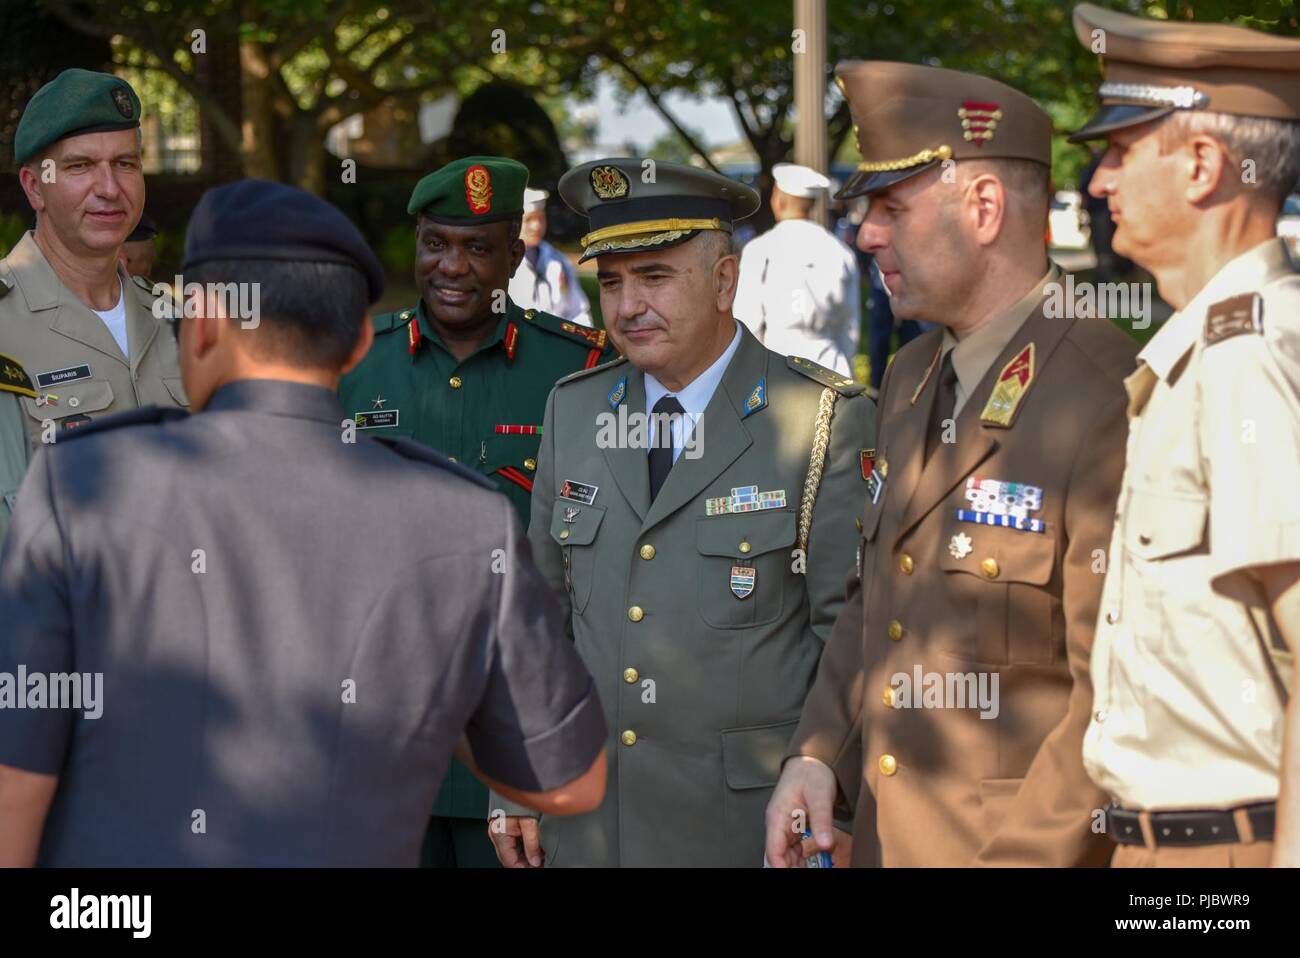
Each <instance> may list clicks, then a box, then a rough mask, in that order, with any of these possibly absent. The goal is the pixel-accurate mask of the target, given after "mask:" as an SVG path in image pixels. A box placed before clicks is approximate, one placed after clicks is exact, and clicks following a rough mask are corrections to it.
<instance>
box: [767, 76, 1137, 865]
mask: <svg viewBox="0 0 1300 958" xmlns="http://www.w3.org/2000/svg"><path fill="white" fill-rule="evenodd" d="M836 72H837V76H838V79H839V82H840V85H841V88H842V89H843V90H844V92H845V95H846V96H847V97H848V100H849V105H850V107H851V109H852V112H853V117H854V120H855V121H856V123H857V126H858V130H859V134H858V136H859V146H860V148H861V151H862V156H863V162H862V163H861V165H860V168H859V172H858V173H857V174H856V175H855V176H854V177H853V178H852V179H851V180H850V181H849V183H848V184H847V185H846V187H845V189H844V191H843V195H844V196H845V197H856V196H861V195H868V196H870V197H871V203H870V206H869V208H868V213H867V217H866V219H865V220H864V221H863V225H862V228H861V231H860V232H859V235H858V245H859V246H860V247H861V248H862V249H864V250H866V251H867V252H870V253H872V254H873V255H874V256H875V257H876V262H877V263H878V264H879V266H880V269H881V271H882V274H883V277H884V281H885V284H886V285H887V287H888V288H889V291H890V294H891V297H892V305H893V309H894V312H895V313H896V314H898V315H899V316H900V317H902V318H904V319H915V320H934V321H937V322H939V323H941V324H942V325H943V327H944V328H942V329H935V330H932V331H931V332H929V333H926V334H925V335H923V336H921V337H920V338H919V339H917V340H915V341H913V342H911V343H909V344H908V345H907V346H906V347H904V348H903V349H902V350H901V351H900V352H899V353H898V355H897V356H896V358H895V359H894V362H893V363H892V365H891V366H890V367H889V368H888V370H887V371H886V373H885V377H884V380H883V383H882V388H881V397H880V426H879V431H878V435H877V438H876V441H875V450H874V458H873V461H872V463H871V467H872V473H871V475H872V481H871V483H870V489H869V494H868V498H867V503H866V506H865V509H864V510H863V513H862V517H861V522H862V535H861V549H860V560H859V564H858V568H857V570H856V571H855V573H854V574H853V575H851V576H850V580H849V596H848V601H847V603H846V605H845V608H844V611H843V613H842V614H841V615H840V618H839V620H838V621H837V622H836V624H835V629H834V632H833V634H832V636H831V640H830V643H829V644H828V646H827V649H826V653H825V655H824V656H823V658H822V663H821V667H820V669H819V671H818V674H817V680H816V684H815V685H814V686H813V689H812V691H811V692H810V693H809V696H808V700H807V702H806V703H805V705H804V709H803V717H802V721H801V723H800V725H799V728H798V730H797V732H796V733H795V735H794V737H793V740H792V742H791V748H790V757H789V758H788V760H787V761H786V762H785V765H784V768H783V771H782V778H781V783H780V784H779V785H778V787H777V790H776V792H775V794H774V795H773V798H772V801H771V803H770V804H769V807H768V819H767V828H768V840H767V854H768V858H769V860H772V861H784V863H786V864H797V863H798V862H799V861H800V860H801V859H803V857H804V856H805V855H806V854H807V852H808V850H809V848H811V847H812V846H813V845H814V844H816V845H819V846H820V847H822V848H825V847H827V845H828V844H829V842H830V837H831V836H830V835H829V834H826V833H827V832H829V827H828V826H829V823H830V819H831V810H832V807H833V806H839V807H840V808H841V809H845V808H847V809H852V810H853V813H854V819H853V821H854V824H853V863H854V864H855V865H863V866H865V865H880V864H883V865H902V866H914V865H972V864H988V865H994V864H996V865H1063V866H1073V865H1090V864H1091V865H1097V864H1102V863H1104V862H1105V860H1106V856H1107V853H1108V849H1107V846H1106V842H1105V838H1104V836H1102V835H1100V834H1097V833H1096V832H1095V831H1094V829H1093V827H1092V825H1093V821H1094V818H1095V815H1094V812H1095V811H1096V810H1097V809H1099V807H1100V806H1101V804H1102V803H1103V802H1104V796H1103V795H1102V793H1101V792H1100V791H1099V790H1098V789H1097V788H1095V787H1094V786H1092V785H1091V784H1090V783H1089V781H1088V777H1087V775H1086V774H1085V773H1084V770H1083V763H1082V761H1081V758H1080V745H1081V740H1082V737H1083V730H1084V727H1085V726H1086V725H1087V722H1088V715H1089V714H1090V711H1091V701H1092V690H1091V687H1090V685H1089V682H1088V671H1087V663H1088V655H1089V651H1090V649H1091V645H1092V635H1093V625H1094V617H1095V615H1096V609H1097V603H1098V597H1099V595H1100V592H1101V585H1102V576H1101V575H1100V574H1099V573H1100V572H1101V568H1100V563H1099V561H1098V560H1099V559H1100V558H1101V557H1103V556H1104V550H1105V545H1106V542H1107V540H1108V538H1109V535H1110V526H1111V516H1112V510H1113V507H1114V501H1115V496H1116V492H1117V490H1118V487H1119V477H1120V473H1121V470H1122V468H1123V423H1124V407H1125V403H1126V398H1125V395H1124V390H1123V386H1122V378H1123V376H1124V375H1125V374H1127V373H1128V372H1129V371H1130V370H1131V369H1132V368H1133V361H1134V353H1135V352H1136V347H1135V345H1134V344H1133V342H1132V340H1131V339H1129V337H1128V336H1126V335H1125V334H1124V333H1123V332H1122V331H1121V330H1119V329H1118V328H1116V327H1115V326H1114V325H1112V324H1111V323H1109V322H1108V321H1105V320H1100V319H1074V318H1070V317H1069V315H1067V316H1066V317H1064V318H1058V317H1055V316H1053V315H1052V314H1051V312H1050V311H1049V309H1048V304H1049V303H1050V302H1051V301H1052V300H1053V298H1054V297H1055V296H1056V294H1057V293H1058V292H1059V290H1060V284H1061V281H1062V275H1061V272H1060V270H1059V269H1057V267H1056V266H1054V265H1052V264H1051V263H1050V262H1049V261H1048V259H1047V251H1046V249H1045V246H1044V240H1043V236H1044V229H1043V227H1044V223H1045V221H1046V216H1047V208H1048V207H1047V204H1048V192H1047V190H1048V164H1049V162H1050V137H1051V121H1050V120H1049V119H1048V117H1047V115H1046V114H1044V113H1043V111H1042V110H1040V109H1039V108H1038V106H1037V105H1035V104H1034V102H1033V101H1032V100H1030V99H1029V98H1028V97H1026V96H1024V95H1023V94H1021V93H1019V92H1017V91H1016V90H1013V89H1011V88H1010V87H1007V86H1005V85H1003V84H1001V83H998V82H996V81H994V80H991V79H988V78H985V77H981V76H973V75H970V74H965V73H957V72H954V71H951V70H942V69H935V68H931V67H922V66H913V65H910V64H905V63H884V62H866V63H861V62H859V63H846V64H842V65H841V66H840V67H839V68H838V69H837V71H836ZM837 786H838V787H837ZM802 816H807V819H808V823H809V824H810V825H811V827H812V829H813V832H814V834H813V837H812V838H810V839H808V840H807V841H806V842H804V843H803V844H804V849H803V851H802V852H800V851H799V849H798V848H797V846H798V844H799V842H798V835H797V834H796V833H794V831H793V829H792V827H791V822H792V820H795V821H799V820H800V819H801V817H802Z"/></svg>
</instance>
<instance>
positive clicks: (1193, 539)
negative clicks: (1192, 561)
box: [1124, 491, 1209, 559]
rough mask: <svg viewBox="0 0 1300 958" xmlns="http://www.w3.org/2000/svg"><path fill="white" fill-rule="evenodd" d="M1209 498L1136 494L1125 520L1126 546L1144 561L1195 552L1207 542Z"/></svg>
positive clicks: (1130, 503) (1147, 493)
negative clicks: (1206, 521) (1206, 526)
mask: <svg viewBox="0 0 1300 958" xmlns="http://www.w3.org/2000/svg"><path fill="white" fill-rule="evenodd" d="M1208 515H1209V503H1208V502H1206V500H1205V499H1201V498H1194V497H1187V496H1168V495H1163V494H1161V493H1155V492H1141V491H1135V492H1134V493H1133V495H1132V496H1131V497H1130V498H1129V505H1128V515H1127V516H1126V517H1125V520H1124V547H1125V548H1126V549H1128V551H1129V552H1131V553H1132V554H1133V555H1135V556H1137V557H1138V558H1140V559H1163V558H1166V557H1168V556H1174V555H1178V554H1180V553H1183V552H1191V551H1192V550H1194V549H1196V548H1198V547H1199V546H1200V545H1201V544H1202V543H1203V542H1204V541H1205V520H1206V517H1207V516H1208Z"/></svg>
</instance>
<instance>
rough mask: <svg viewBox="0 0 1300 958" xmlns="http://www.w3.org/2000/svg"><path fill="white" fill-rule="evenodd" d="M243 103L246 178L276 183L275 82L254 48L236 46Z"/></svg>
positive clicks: (277, 162)
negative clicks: (237, 48) (250, 177)
mask: <svg viewBox="0 0 1300 958" xmlns="http://www.w3.org/2000/svg"><path fill="white" fill-rule="evenodd" d="M239 62H240V65H241V67H242V71H241V78H242V83H241V88H242V94H243V96H242V99H243V115H244V117H243V123H244V126H243V133H244V136H243V144H242V146H243V161H244V162H243V167H244V172H245V174H246V175H248V176H252V177H257V178H258V179H263V180H279V179H281V178H282V176H281V172H280V151H279V149H278V144H279V138H278V136H277V134H278V132H279V123H278V122H277V117H276V110H275V97H276V78H275V77H273V76H271V72H270V68H269V67H268V66H267V64H266V61H265V60H264V59H263V58H262V55H261V51H260V50H258V49H257V47H256V46H255V45H254V44H251V43H241V44H240V45H239Z"/></svg>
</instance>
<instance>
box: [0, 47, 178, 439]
mask: <svg viewBox="0 0 1300 958" xmlns="http://www.w3.org/2000/svg"><path fill="white" fill-rule="evenodd" d="M14 159H15V161H16V162H17V163H18V165H19V179H20V180H21V182H22V186H23V190H24V192H25V193H26V194H27V200H28V202H29V203H31V205H32V208H33V209H34V210H35V211H36V229H35V230H33V231H31V232H28V233H26V234H25V235H24V236H23V238H22V239H21V240H19V241H18V243H17V244H16V245H15V246H14V248H13V249H12V250H11V251H10V252H9V255H8V256H6V257H5V258H4V259H0V352H6V353H9V354H11V355H14V356H19V357H21V358H22V361H23V364H24V366H25V367H26V369H27V372H28V374H29V375H30V376H31V379H32V383H33V387H34V389H35V392H36V396H34V397H29V396H24V397H22V399H21V405H22V407H23V411H24V414H25V415H24V421H25V425H26V432H27V438H28V443H29V445H30V447H31V449H32V450H33V451H34V450H35V449H36V448H38V447H39V446H40V445H41V444H42V443H43V442H45V443H48V442H53V441H55V440H56V439H57V437H58V432H59V431H60V430H63V429H71V428H75V427H76V426H79V425H81V424H83V423H86V422H89V421H91V420H92V419H95V418H98V417H99V416H102V415H107V414H108V413H113V412H120V411H122V410H126V409H134V408H136V407H137V406H145V405H161V406H184V405H186V404H187V400H186V398H185V391H184V389H182V388H181V380H180V368H179V366H178V364H177V359H176V344H175V342H174V341H173V340H172V337H171V334H170V332H169V331H168V329H167V323H166V320H165V318H163V316H162V315H161V311H159V314H158V315H155V311H154V301H155V297H154V296H153V293H152V292H151V287H150V284H149V283H148V282H147V281H146V280H144V279H142V278H140V277H132V276H130V275H128V273H127V272H126V270H125V269H124V268H122V267H121V266H120V265H119V263H118V254H119V251H120V249H121V247H122V244H123V242H124V241H125V240H126V238H127V236H128V235H130V233H131V231H132V230H134V229H135V227H136V223H137V221H138V220H139V219H140V215H141V211H142V210H143V209H144V196H145V185H144V174H143V171H142V169H141V165H140V99H139V97H137V96H136V94H135V91H134V90H132V89H131V87H130V85H129V84H128V83H127V82H126V81H125V80H121V79H119V78H118V77H115V76H112V75H110V74H107V73H92V72H90V71H87V70H77V69H72V70H65V71H64V72H63V73H60V74H59V75H58V76H57V77H55V78H54V79H53V80H51V81H50V82H49V83H47V84H46V85H45V86H43V87H42V88H41V89H40V90H38V91H37V92H36V94H35V96H33V97H32V99H31V102H29V103H28V104H27V107H26V109H25V110H24V111H23V116H22V119H21V120H20V121H19V124H18V130H17V132H16V134H15V137H14Z"/></svg>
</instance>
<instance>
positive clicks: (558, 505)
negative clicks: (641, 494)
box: [551, 499, 605, 615]
mask: <svg viewBox="0 0 1300 958" xmlns="http://www.w3.org/2000/svg"><path fill="white" fill-rule="evenodd" d="M604 518H605V510H604V508H603V507H601V506H588V505H584V504H583V503H581V502H573V501H571V500H569V499H556V500H555V505H554V506H553V507H552V510H551V538H552V539H554V540H555V541H556V542H557V543H559V544H560V546H562V549H561V552H562V554H563V562H564V581H565V586H566V588H567V589H568V591H569V598H570V601H571V602H572V605H573V611H574V613H575V614H577V615H581V614H582V613H583V612H584V611H586V608H587V602H588V600H589V599H590V598H591V584H592V580H593V579H594V578H595V572H596V560H595V551H596V547H595V545H594V543H595V539H596V533H597V531H599V529H600V523H601V520H603V519H604Z"/></svg>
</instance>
